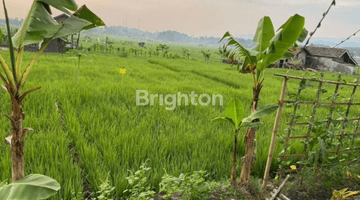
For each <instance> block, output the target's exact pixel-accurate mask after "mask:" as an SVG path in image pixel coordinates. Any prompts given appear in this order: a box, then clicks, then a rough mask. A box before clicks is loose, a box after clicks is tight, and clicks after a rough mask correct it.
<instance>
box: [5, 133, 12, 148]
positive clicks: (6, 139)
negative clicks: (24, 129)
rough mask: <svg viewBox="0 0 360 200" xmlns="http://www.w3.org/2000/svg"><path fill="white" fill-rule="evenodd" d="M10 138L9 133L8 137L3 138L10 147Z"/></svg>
mask: <svg viewBox="0 0 360 200" xmlns="http://www.w3.org/2000/svg"><path fill="white" fill-rule="evenodd" d="M11 138H12V136H11V135H10V136H9V137H6V138H5V143H6V144H8V145H10V147H11Z"/></svg>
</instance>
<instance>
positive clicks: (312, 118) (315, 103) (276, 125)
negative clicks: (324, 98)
mask: <svg viewBox="0 0 360 200" xmlns="http://www.w3.org/2000/svg"><path fill="white" fill-rule="evenodd" d="M275 76H278V77H283V78H284V84H283V88H282V92H281V95H280V99H279V102H278V104H279V109H278V112H277V115H276V119H275V123H274V129H273V135H272V138H271V143H270V149H269V155H268V160H267V163H266V169H265V173H264V180H263V181H264V182H263V187H266V182H267V179H268V177H269V171H270V166H271V161H272V158H273V153H274V148H275V142H276V137H277V133H278V129H279V124H280V118H281V113H282V108H283V105H284V104H293V105H294V110H293V113H292V117H291V119H290V122H289V123H288V124H286V125H287V126H289V128H288V130H287V131H286V133H285V137H284V138H283V139H284V140H285V148H284V151H283V154H282V155H281V156H278V157H279V158H281V159H287V158H301V160H302V161H304V160H305V158H306V153H307V151H308V143H309V140H310V138H312V137H313V136H312V135H311V132H312V129H313V127H314V123H315V116H316V111H317V109H318V107H319V106H330V110H329V115H328V118H327V119H326V120H322V121H318V122H323V123H325V124H326V125H325V131H329V128H330V125H331V122H332V120H333V114H334V110H335V106H347V109H346V112H345V117H344V118H343V119H338V120H337V121H341V122H343V124H342V130H341V131H340V132H341V134H337V135H334V137H340V141H342V140H343V138H344V137H345V136H349V137H352V140H351V144H350V147H348V148H345V149H341V142H340V144H339V145H338V146H337V148H336V151H332V152H327V153H328V154H336V155H338V154H340V153H342V152H348V151H354V150H358V149H360V147H355V146H354V143H355V139H356V137H357V136H358V135H359V133H358V131H360V128H359V127H360V117H358V118H351V119H349V113H350V109H351V106H360V102H354V96H355V93H356V91H357V88H358V87H360V84H359V78H358V79H357V83H345V82H340V81H341V75H339V79H338V81H326V80H324V74H321V78H320V79H315V78H313V79H307V78H305V77H297V76H290V75H281V74H275ZM290 79H297V80H301V81H311V82H318V83H319V85H318V89H317V94H316V97H315V101H300V97H301V94H302V91H303V90H304V89H305V88H303V87H299V88H298V91H297V95H296V99H295V101H288V100H285V93H286V90H287V85H288V81H289V80H290ZM324 83H326V84H331V85H335V91H334V95H333V99H332V102H331V103H327V102H320V96H321V91H322V89H323V84H324ZM339 86H346V87H352V88H353V89H352V93H351V96H350V100H349V101H348V102H347V103H340V102H339V103H337V102H336V101H337V97H338V96H339V93H338V91H339ZM299 105H313V110H312V114H311V116H310V121H309V122H301V123H298V122H296V121H295V118H296V117H295V116H296V113H297V110H298V108H299ZM347 122H356V126H355V130H354V132H353V133H352V134H349V133H346V128H347V127H346V125H347ZM294 126H307V127H308V128H307V131H306V135H304V136H292V135H291V134H292V131H293V130H294ZM291 140H305V142H304V149H303V152H302V154H294V155H287V152H288V149H289V147H290V145H289V141H291Z"/></svg>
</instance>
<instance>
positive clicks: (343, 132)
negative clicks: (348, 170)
mask: <svg viewBox="0 0 360 200" xmlns="http://www.w3.org/2000/svg"><path fill="white" fill-rule="evenodd" d="M356 88H357V86H354V89H353V92H352V94H351V97H350V101H349V105H348V107H347V109H346V114H345V121H344V124H343V130H342V131H341V138H340V144H339V145H338V146H337V150H336V155H337V154H338V153H339V151H340V148H341V147H340V146H341V142H342V140H343V138H344V136H345V131H346V130H345V129H346V123H347V121H348V120H347V119H348V118H349V113H350V108H351V105H352V101H353V99H354V96H355V93H356Z"/></svg>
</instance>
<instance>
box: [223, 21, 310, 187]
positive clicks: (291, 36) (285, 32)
mask: <svg viewBox="0 0 360 200" xmlns="http://www.w3.org/2000/svg"><path fill="white" fill-rule="evenodd" d="M304 25H305V18H304V17H302V16H300V15H298V14H295V15H293V16H291V17H290V18H289V19H288V20H287V21H286V22H285V23H284V24H283V25H282V26H281V27H280V28H279V29H278V30H277V33H276V34H275V30H274V26H273V23H272V21H271V19H270V17H268V16H265V17H263V18H262V19H261V20H260V21H259V23H258V27H257V30H256V33H255V36H254V39H253V41H254V42H257V43H258V44H257V45H256V46H255V47H253V48H251V49H248V48H245V47H244V46H243V45H241V44H240V43H239V42H238V41H236V39H235V38H234V37H233V36H232V35H231V34H230V33H229V32H226V33H225V34H224V36H223V37H222V38H221V40H220V42H221V41H222V40H224V39H227V45H231V46H234V47H235V51H236V52H237V54H238V58H240V59H241V60H243V62H242V66H241V68H240V63H241V62H239V65H238V69H239V68H240V69H239V70H240V72H242V73H250V74H252V76H253V79H254V87H253V99H252V104H251V111H252V112H255V111H256V109H257V107H258V101H259V97H260V92H261V89H262V87H263V81H264V78H263V74H264V70H265V69H266V68H267V67H269V66H270V65H271V64H272V63H274V62H276V61H278V60H281V59H284V58H289V57H291V56H292V52H291V51H290V50H289V49H290V48H291V47H292V46H293V45H294V44H296V42H297V41H299V42H303V41H304V40H305V38H306V37H307V33H308V32H307V30H306V29H305V28H304ZM254 122H257V120H255V121H254ZM245 140H246V154H245V157H244V160H243V165H242V170H241V175H240V182H241V183H248V182H249V180H250V172H251V160H252V152H253V146H254V145H253V143H254V140H255V129H254V128H248V129H247V132H246V135H245Z"/></svg>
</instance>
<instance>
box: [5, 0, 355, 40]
mask: <svg viewBox="0 0 360 200" xmlns="http://www.w3.org/2000/svg"><path fill="white" fill-rule="evenodd" d="M75 1H76V2H77V4H78V6H81V5H83V4H86V5H87V7H88V8H90V9H91V10H92V11H93V12H94V13H96V14H97V15H98V16H99V17H101V18H102V19H103V20H104V22H105V23H106V25H108V26H122V25H123V23H124V22H125V21H126V16H127V26H128V27H133V28H138V25H140V29H142V30H147V31H151V32H154V31H164V30H176V31H179V32H182V33H186V34H188V35H191V36H205V35H206V36H215V37H221V36H222V35H223V34H224V33H225V32H226V31H230V33H231V34H232V35H244V34H253V33H254V32H255V30H256V26H257V23H258V21H259V20H260V19H261V18H262V17H263V16H265V15H267V16H270V17H271V19H272V21H273V23H274V26H275V28H277V27H279V26H280V25H281V24H282V23H284V22H285V21H286V19H288V17H289V16H291V15H294V14H295V13H298V14H300V15H302V16H304V17H305V18H306V25H305V26H306V28H307V29H308V30H309V31H313V30H314V28H315V27H316V25H317V23H318V22H319V21H320V19H321V17H322V14H323V13H324V12H325V11H326V10H327V8H328V7H329V5H330V3H331V2H332V0H75ZM6 2H7V7H8V12H9V15H10V17H19V18H25V16H26V13H27V12H28V10H29V8H30V5H31V3H32V2H33V1H32V0H7V1H6ZM336 2H337V4H336V6H335V7H332V8H331V10H330V12H329V15H328V16H327V17H326V18H325V20H324V21H323V23H322V27H321V28H320V29H319V30H318V31H317V32H316V34H315V35H314V37H337V38H346V37H348V36H349V35H351V34H352V33H354V32H355V31H357V30H358V29H360V12H359V10H360V0H337V1H336ZM0 14H1V16H0V18H4V17H3V16H4V13H3V11H2V9H1V13H0ZM56 14H59V12H57V13H56ZM139 19H140V23H139ZM358 36H360V33H359V34H358Z"/></svg>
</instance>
